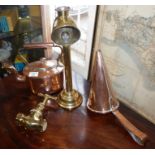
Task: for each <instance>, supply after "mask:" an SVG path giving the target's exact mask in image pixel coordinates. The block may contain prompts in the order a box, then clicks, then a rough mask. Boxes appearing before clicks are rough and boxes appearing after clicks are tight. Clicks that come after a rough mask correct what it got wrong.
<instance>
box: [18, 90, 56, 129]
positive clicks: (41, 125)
mask: <svg viewBox="0 0 155 155" xmlns="http://www.w3.org/2000/svg"><path fill="white" fill-rule="evenodd" d="M38 95H39V96H43V97H44V100H43V102H40V103H39V104H38V105H37V107H36V108H34V109H31V110H30V114H29V115H24V114H22V113H18V114H17V115H16V122H17V125H19V126H23V127H24V128H25V129H29V130H37V131H39V132H44V131H45V130H46V128H47V121H46V119H44V118H43V110H44V108H45V105H46V103H47V101H48V100H49V99H53V100H56V97H52V96H50V95H47V94H41V93H39V94H38Z"/></svg>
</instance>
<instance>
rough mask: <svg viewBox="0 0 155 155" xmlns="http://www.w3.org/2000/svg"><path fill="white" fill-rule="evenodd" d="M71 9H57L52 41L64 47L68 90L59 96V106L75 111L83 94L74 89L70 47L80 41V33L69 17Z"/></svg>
mask: <svg viewBox="0 0 155 155" xmlns="http://www.w3.org/2000/svg"><path fill="white" fill-rule="evenodd" d="M69 10H70V8H69V7H65V6H64V7H59V8H57V9H56V11H57V14H58V16H57V17H56V19H55V21H54V25H53V31H52V40H53V41H54V42H55V43H56V44H59V45H62V46H63V55H64V65H65V80H66V88H65V89H64V90H62V91H61V92H60V94H59V95H58V104H59V105H60V106H61V107H63V108H65V109H68V110H71V109H74V108H76V107H78V106H80V104H81V103H82V96H81V94H80V93H79V92H78V91H77V90H74V89H73V88H72V68H71V51H70V46H71V45H72V44H73V43H75V42H76V41H78V40H79V38H80V31H79V29H78V28H77V27H76V24H75V23H74V21H73V20H72V18H70V17H69Z"/></svg>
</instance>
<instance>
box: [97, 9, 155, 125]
mask: <svg viewBox="0 0 155 155" xmlns="http://www.w3.org/2000/svg"><path fill="white" fill-rule="evenodd" d="M99 16H100V17H99V21H98V23H99V24H98V26H97V35H96V38H97V39H96V43H95V50H97V49H101V50H102V53H103V56H104V59H105V61H106V65H107V68H108V71H109V74H110V78H111V80H112V86H113V89H114V91H115V93H116V95H117V96H118V98H119V99H120V100H122V101H123V102H124V103H125V104H127V105H128V106H129V107H131V108H132V109H133V110H135V111H137V112H138V113H139V114H141V115H143V116H144V117H145V118H147V119H148V120H150V121H151V122H153V123H155V44H154V43H155V6H100V7H99Z"/></svg>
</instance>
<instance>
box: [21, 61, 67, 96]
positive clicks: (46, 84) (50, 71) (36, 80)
mask: <svg viewBox="0 0 155 155" xmlns="http://www.w3.org/2000/svg"><path fill="white" fill-rule="evenodd" d="M63 70H64V65H63V64H62V63H61V62H58V61H57V60H46V59H41V60H40V61H35V62H32V63H29V64H27V65H26V67H25V68H24V70H23V74H24V76H25V77H26V82H27V83H28V85H29V86H30V89H31V91H32V92H33V93H34V94H38V93H44V94H45V93H46V94H53V93H58V92H59V91H60V90H62V88H63Z"/></svg>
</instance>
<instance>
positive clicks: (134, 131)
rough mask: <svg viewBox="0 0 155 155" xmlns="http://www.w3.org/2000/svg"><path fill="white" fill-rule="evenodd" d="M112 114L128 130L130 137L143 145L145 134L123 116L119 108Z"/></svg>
mask: <svg viewBox="0 0 155 155" xmlns="http://www.w3.org/2000/svg"><path fill="white" fill-rule="evenodd" d="M113 114H114V115H115V116H116V118H117V119H118V120H119V121H120V123H121V124H122V125H123V126H124V128H125V129H126V130H127V131H128V133H129V134H130V136H131V137H132V139H133V140H134V141H135V142H136V143H138V144H139V145H144V143H145V141H146V139H147V135H146V134H145V133H144V132H142V131H140V130H139V129H138V128H136V127H135V126H134V125H133V124H132V123H131V122H130V121H129V120H127V118H125V116H123V115H122V114H121V113H120V112H119V110H115V111H113Z"/></svg>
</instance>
